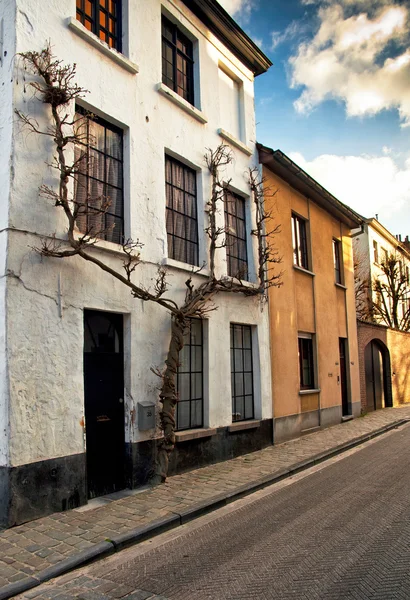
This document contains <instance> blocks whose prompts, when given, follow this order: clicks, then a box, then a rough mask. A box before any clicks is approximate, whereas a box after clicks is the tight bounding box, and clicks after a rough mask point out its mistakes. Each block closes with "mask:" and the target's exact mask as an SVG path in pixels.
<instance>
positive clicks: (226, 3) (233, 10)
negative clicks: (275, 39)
mask: <svg viewBox="0 0 410 600" xmlns="http://www.w3.org/2000/svg"><path fill="white" fill-rule="evenodd" d="M257 3H258V0H219V4H220V5H221V6H222V7H223V8H224V9H225V10H226V11H227V12H228V13H229V14H230V15H231V16H232V17H235V18H237V19H241V20H242V21H248V20H249V17H250V14H251V12H252V10H253V9H254V8H255V7H256V5H257Z"/></svg>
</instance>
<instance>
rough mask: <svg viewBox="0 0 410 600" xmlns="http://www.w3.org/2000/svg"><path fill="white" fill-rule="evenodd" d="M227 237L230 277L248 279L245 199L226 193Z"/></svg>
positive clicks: (229, 192)
mask: <svg viewBox="0 0 410 600" xmlns="http://www.w3.org/2000/svg"><path fill="white" fill-rule="evenodd" d="M225 232H226V233H225V236H226V259H227V262H228V275H230V276H231V277H238V278H239V279H244V280H247V279H248V253H247V249H246V218H245V198H242V197H241V196H238V195H237V194H234V193H233V192H231V191H229V190H227V191H226V192H225Z"/></svg>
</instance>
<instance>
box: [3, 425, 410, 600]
mask: <svg viewBox="0 0 410 600" xmlns="http://www.w3.org/2000/svg"><path fill="white" fill-rule="evenodd" d="M409 422H410V418H404V419H400V420H398V421H394V422H393V423H389V424H388V425H384V426H383V427H380V428H379V429H375V430H374V431H372V432H370V433H366V434H364V435H360V436H358V437H356V438H353V439H352V440H349V441H348V442H344V443H343V444H339V445H337V446H334V447H333V448H331V449H330V450H325V451H324V452H320V453H319V454H315V455H313V456H312V457H310V458H307V459H306V460H302V461H300V462H298V463H295V464H294V465H291V466H290V467H289V468H283V469H279V470H278V471H275V472H274V473H272V474H270V475H265V476H264V477H261V478H259V479H256V480H253V481H251V482H249V483H246V484H244V485H242V486H239V487H237V488H235V489H234V490H233V491H231V492H223V493H222V494H219V495H217V496H214V497H213V498H210V499H209V500H204V501H203V502H200V503H198V504H195V505H194V506H192V507H191V508H188V509H186V510H184V511H182V512H179V513H178V512H173V513H172V512H170V516H166V517H163V518H162V519H157V520H155V521H152V522H151V523H150V524H149V525H144V526H143V527H137V528H135V529H131V530H130V531H128V532H127V533H122V534H119V535H117V536H115V537H113V538H112V539H107V540H106V541H105V542H100V543H98V544H94V546H92V547H91V548H87V549H86V550H82V551H81V552H79V553H78V554H75V555H74V556H70V557H69V558H66V559H65V560H62V561H60V562H59V563H57V564H56V565H52V566H51V567H48V568H47V569H44V570H43V571H40V572H39V573H37V574H36V575H33V576H31V577H26V578H24V579H21V580H20V581H16V582H14V583H10V584H8V585H6V586H4V587H2V588H0V600H7V599H8V598H12V597H13V596H17V594H22V593H23V592H27V591H28V590H30V589H32V588H34V587H37V586H39V585H41V584H42V583H46V582H47V581H49V580H50V579H54V578H55V577H59V576H60V575H64V574H65V573H68V572H69V571H72V570H73V569H76V568H78V567H82V566H84V565H86V564H87V563H89V562H91V561H94V560H97V559H100V558H103V557H105V556H108V555H109V554H113V553H114V552H117V551H120V550H122V549H123V548H126V547H127V546H131V545H134V544H138V543H139V542H142V541H143V540H145V539H148V538H150V537H154V536H156V535H159V534H160V533H163V532H164V531H167V530H169V529H174V528H175V527H179V526H180V525H184V524H185V523H188V522H189V521H192V520H194V519H197V518H198V517H200V516H202V515H205V514H207V513H210V512H213V511H214V510H217V509H218V508H222V507H224V506H226V505H227V504H230V503H231V502H234V501H235V500H239V499H240V498H243V497H245V496H248V495H249V494H252V493H253V492H256V491H258V490H261V489H263V488H265V487H267V486H269V485H272V484H273V483H278V482H279V481H281V480H282V479H286V478H287V477H290V476H291V475H295V474H296V473H299V472H301V471H305V470H306V469H309V468H310V467H313V466H314V465H317V464H319V463H321V462H324V461H325V460H328V459H329V458H332V457H334V456H337V455H338V454H341V453H342V452H345V451H346V450H350V449H351V448H354V447H355V446H359V445H360V444H363V443H364V442H367V441H369V440H371V439H373V438H375V437H378V436H380V435H382V434H383V433H387V432H388V431H390V430H391V429H396V428H397V427H400V426H402V425H405V424H406V423H409Z"/></svg>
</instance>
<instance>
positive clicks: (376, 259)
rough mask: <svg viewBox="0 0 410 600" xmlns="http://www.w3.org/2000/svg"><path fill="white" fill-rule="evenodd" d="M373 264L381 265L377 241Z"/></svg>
mask: <svg viewBox="0 0 410 600" xmlns="http://www.w3.org/2000/svg"><path fill="white" fill-rule="evenodd" d="M373 262H375V263H376V264H379V247H378V245H377V242H376V240H373Z"/></svg>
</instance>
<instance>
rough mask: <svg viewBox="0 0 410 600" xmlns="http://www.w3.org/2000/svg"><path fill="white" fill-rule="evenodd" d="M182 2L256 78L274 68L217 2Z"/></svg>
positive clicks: (185, 0)
mask: <svg viewBox="0 0 410 600" xmlns="http://www.w3.org/2000/svg"><path fill="white" fill-rule="evenodd" d="M182 2H183V3H184V4H185V5H186V6H187V7H188V8H189V9H190V10H191V11H192V12H193V13H194V14H195V15H196V16H197V17H198V18H199V19H201V21H202V22H203V23H204V25H206V26H207V27H208V28H209V29H210V31H212V33H214V34H215V35H216V36H217V38H218V39H220V40H221V42H223V43H224V44H225V46H227V48H229V50H230V51H231V52H232V53H233V54H234V55H235V56H236V57H237V58H239V60H240V61H241V62H243V63H244V65H245V66H246V67H247V68H248V69H250V70H251V71H252V72H253V74H254V75H255V76H257V75H261V74H262V73H265V72H266V71H267V70H268V69H269V67H271V66H272V62H271V60H270V59H269V58H268V57H267V56H266V54H264V53H263V52H262V50H261V49H260V48H258V46H257V45H256V44H255V42H254V41H252V40H251V38H250V37H249V36H248V35H247V34H246V33H245V32H244V31H243V29H242V28H241V27H239V25H238V24H237V23H236V21H235V20H234V19H233V18H232V17H231V16H230V15H229V14H228V13H227V12H226V10H225V9H224V8H222V6H221V5H220V4H219V3H218V2H217V1H216V0H182Z"/></svg>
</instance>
